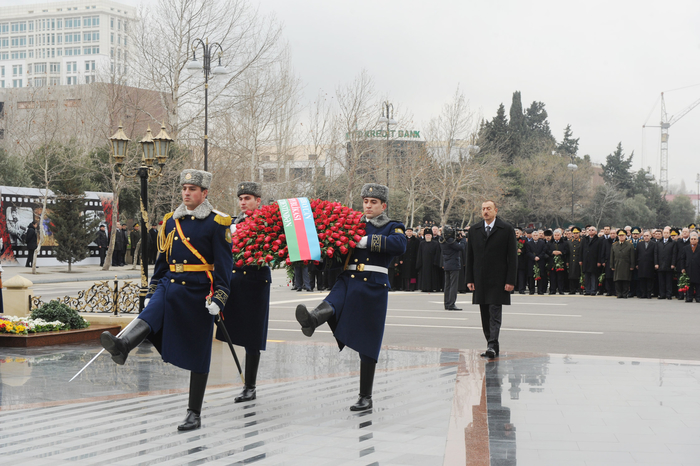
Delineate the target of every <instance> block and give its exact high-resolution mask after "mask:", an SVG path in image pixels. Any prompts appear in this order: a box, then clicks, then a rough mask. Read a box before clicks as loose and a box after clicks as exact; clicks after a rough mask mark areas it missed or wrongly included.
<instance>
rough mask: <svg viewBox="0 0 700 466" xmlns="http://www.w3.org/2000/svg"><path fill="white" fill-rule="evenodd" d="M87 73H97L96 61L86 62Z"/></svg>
mask: <svg viewBox="0 0 700 466" xmlns="http://www.w3.org/2000/svg"><path fill="white" fill-rule="evenodd" d="M85 71H86V72H94V71H95V60H86V61H85Z"/></svg>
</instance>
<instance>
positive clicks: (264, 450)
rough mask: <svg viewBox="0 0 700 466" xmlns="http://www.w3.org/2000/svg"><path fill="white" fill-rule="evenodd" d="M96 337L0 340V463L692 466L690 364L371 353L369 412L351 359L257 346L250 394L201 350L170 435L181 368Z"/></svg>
mask: <svg viewBox="0 0 700 466" xmlns="http://www.w3.org/2000/svg"><path fill="white" fill-rule="evenodd" d="M97 350H98V346H97V345H95V344H83V345H68V346H60V347H49V348H40V349H3V350H2V353H1V354H2V356H1V357H0V458H2V462H3V463H7V464H32V465H33V464H37V465H42V464H46V465H60V464H80V465H83V464H85V465H88V464H90V465H91V464H95V465H105V464H110V465H111V464H115V465H116V464H124V465H146V464H148V465H151V464H163V465H175V464H192V465H194V464H202V463H209V464H222V465H223V464H226V465H230V464H241V465H242V464H255V465H258V464H260V465H283V464H284V465H332V466H342V465H362V466H367V465H383V466H387V465H388V466H391V465H420V466H430V465H489V464H491V465H515V464H518V465H520V466H522V465H530V464H532V465H563V464H565V465H607V464H610V465H613V464H614V465H621V464H645V465H648V464H658V465H671V464H673V465H691V464H692V465H695V464H697V462H698V460H697V459H698V457H700V383H699V382H700V380H699V379H700V362H698V363H696V362H688V361H682V362H681V361H662V360H650V359H630V358H603V357H595V356H571V355H547V354H506V353H503V354H502V356H501V358H499V359H498V360H495V361H492V362H486V361H484V360H483V359H481V358H480V357H479V356H478V354H477V353H476V352H474V351H469V350H458V349H431V348H385V349H384V350H383V352H382V354H381V355H380V361H379V364H378V366H377V376H376V379H375V391H374V402H375V407H374V409H373V410H372V411H370V412H365V413H352V412H351V411H349V409H348V407H349V406H350V404H352V403H353V402H354V401H355V399H356V396H357V389H358V373H357V371H358V369H359V361H358V359H357V355H356V354H355V353H353V352H352V351H348V350H346V351H343V352H340V353H338V350H337V347H335V345H332V344H327V343H313V342H270V343H269V345H268V351H266V352H265V353H263V357H262V360H261V366H260V375H259V380H258V399H257V400H256V401H254V402H251V403H241V404H235V403H233V398H234V396H235V395H236V394H237V393H238V391H239V390H240V386H241V383H240V379H239V378H238V375H237V373H236V372H235V369H234V367H235V366H234V365H233V363H232V358H231V355H230V353H229V352H228V351H229V350H228V347H227V346H224V345H223V344H221V343H219V342H216V343H214V347H213V358H212V369H211V375H210V380H209V389H208V390H207V394H206V396H205V405H204V410H203V427H202V429H200V430H197V431H194V432H189V433H180V432H177V430H176V426H177V424H179V423H180V422H181V420H182V419H183V418H184V414H185V409H186V405H187V384H188V375H187V373H186V372H185V371H182V370H180V369H177V368H175V367H173V366H171V365H167V364H164V363H163V362H162V361H161V360H160V358H159V356H158V354H157V352H156V351H155V350H154V349H153V347H152V346H150V345H149V344H144V345H142V346H141V347H140V348H139V349H138V350H136V351H135V352H134V353H132V355H131V356H130V357H129V360H128V361H127V364H126V365H124V366H116V365H115V364H113V363H112V362H111V360H110V359H109V358H108V357H107V356H101V357H100V358H99V359H98V360H97V361H96V362H95V364H93V365H92V366H90V368H88V369H87V370H86V371H85V372H84V373H83V374H81V376H80V377H79V378H77V379H76V380H75V381H74V382H72V383H70V384H69V383H68V380H69V379H70V377H72V375H73V374H74V373H75V372H77V370H78V369H79V368H80V367H82V365H83V364H85V362H87V361H88V360H89V359H90V358H91V357H92V356H93V355H94V354H95V353H96V352H97Z"/></svg>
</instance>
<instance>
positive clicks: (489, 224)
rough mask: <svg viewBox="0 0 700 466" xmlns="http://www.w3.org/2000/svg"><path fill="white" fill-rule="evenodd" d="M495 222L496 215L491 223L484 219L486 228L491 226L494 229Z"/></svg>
mask: <svg viewBox="0 0 700 466" xmlns="http://www.w3.org/2000/svg"><path fill="white" fill-rule="evenodd" d="M495 223H496V217H494V218H493V221H492V222H491V223H486V220H484V228H486V227H491V230H492V231H493V225H494V224H495Z"/></svg>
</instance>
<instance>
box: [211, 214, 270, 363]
mask: <svg viewBox="0 0 700 466" xmlns="http://www.w3.org/2000/svg"><path fill="white" fill-rule="evenodd" d="M236 223H239V222H238V220H237V221H236ZM271 284H272V275H271V274H270V267H267V266H263V267H258V266H251V265H247V266H243V267H234V268H233V273H232V274H231V298H230V299H229V300H228V301H226V307H225V308H224V325H225V326H226V330H227V331H228V334H229V336H230V337H231V341H232V342H233V344H234V345H239V346H243V347H244V348H246V349H252V350H258V351H264V350H265V348H266V346H267V326H268V321H269V319H270V286H271ZM216 339H217V340H220V341H224V342H225V341H226V335H224V333H223V332H222V331H221V329H219V328H217V329H216Z"/></svg>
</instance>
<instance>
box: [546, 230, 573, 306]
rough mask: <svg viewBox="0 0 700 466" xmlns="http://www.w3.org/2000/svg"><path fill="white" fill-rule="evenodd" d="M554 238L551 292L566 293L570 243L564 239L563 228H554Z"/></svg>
mask: <svg viewBox="0 0 700 466" xmlns="http://www.w3.org/2000/svg"><path fill="white" fill-rule="evenodd" d="M553 236H554V238H553V239H552V241H551V242H550V243H549V252H548V255H549V257H550V259H549V282H550V285H549V294H556V293H557V291H558V292H559V294H564V283H565V282H566V280H567V276H566V264H567V263H568V262H569V245H568V244H567V243H566V242H564V241H562V237H561V230H560V229H556V230H554V235H553Z"/></svg>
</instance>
